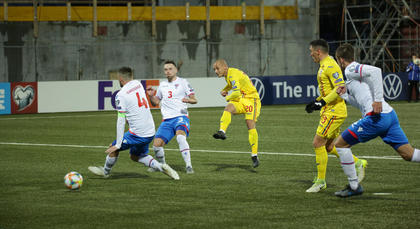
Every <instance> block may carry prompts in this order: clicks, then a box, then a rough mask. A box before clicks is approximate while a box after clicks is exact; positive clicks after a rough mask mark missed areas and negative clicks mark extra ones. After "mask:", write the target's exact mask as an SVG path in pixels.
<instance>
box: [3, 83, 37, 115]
mask: <svg viewBox="0 0 420 229" xmlns="http://www.w3.org/2000/svg"><path fill="white" fill-rule="evenodd" d="M10 95H11V102H10V105H11V111H12V114H23V113H38V83H37V82H30V83H24V82H19V83H11V87H10Z"/></svg>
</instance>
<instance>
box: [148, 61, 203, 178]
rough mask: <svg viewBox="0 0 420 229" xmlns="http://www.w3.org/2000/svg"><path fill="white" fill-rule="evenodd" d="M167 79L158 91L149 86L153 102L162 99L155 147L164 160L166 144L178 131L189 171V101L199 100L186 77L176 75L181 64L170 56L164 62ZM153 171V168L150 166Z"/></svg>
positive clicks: (158, 157) (189, 170)
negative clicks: (177, 64) (160, 117)
mask: <svg viewBox="0 0 420 229" xmlns="http://www.w3.org/2000/svg"><path fill="white" fill-rule="evenodd" d="M163 70H164V72H165V75H166V78H167V79H168V81H166V82H161V84H160V85H159V87H158V90H157V92H156V90H155V89H153V88H152V87H148V88H147V94H148V95H149V98H150V102H151V103H152V105H153V106H156V105H158V104H159V103H160V111H161V113H162V119H163V121H162V123H161V124H160V126H159V129H158V130H157V133H156V137H155V140H154V141H153V150H154V151H155V156H156V159H157V160H158V161H160V162H161V163H165V152H164V150H163V146H164V145H165V144H168V142H169V141H171V139H172V138H173V137H174V136H175V135H176V140H177V142H178V145H179V150H180V151H181V155H182V158H183V159H184V161H185V170H186V173H187V174H192V173H194V170H193V167H192V164H191V154H190V146H189V145H188V142H187V137H188V135H189V133H190V119H189V118H188V110H187V103H190V104H196V103H197V99H196V98H195V94H194V89H193V88H192V87H191V85H190V84H189V83H188V81H187V80H186V79H183V78H181V77H179V76H177V73H178V68H177V67H176V65H175V62H173V61H171V60H168V61H166V62H165V64H164V66H163ZM149 171H150V172H152V171H154V170H152V169H149Z"/></svg>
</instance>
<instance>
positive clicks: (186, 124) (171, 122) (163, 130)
mask: <svg viewBox="0 0 420 229" xmlns="http://www.w3.org/2000/svg"><path fill="white" fill-rule="evenodd" d="M177 130H183V131H184V132H185V133H186V134H187V136H188V135H189V133H190V119H189V118H188V117H187V116H179V117H175V118H170V119H165V120H163V122H162V123H161V124H160V126H159V128H158V130H157V132H156V138H161V139H162V140H163V141H164V142H165V144H168V142H169V141H170V140H171V139H172V138H173V137H174V136H175V134H176V131H177Z"/></svg>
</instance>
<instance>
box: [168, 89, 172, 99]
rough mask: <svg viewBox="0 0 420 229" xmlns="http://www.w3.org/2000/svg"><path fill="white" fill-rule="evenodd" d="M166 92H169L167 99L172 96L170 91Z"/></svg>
mask: <svg viewBox="0 0 420 229" xmlns="http://www.w3.org/2000/svg"><path fill="white" fill-rule="evenodd" d="M168 93H169V95H168V98H169V99H170V98H172V91H168Z"/></svg>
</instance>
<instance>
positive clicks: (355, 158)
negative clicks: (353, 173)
mask: <svg viewBox="0 0 420 229" xmlns="http://www.w3.org/2000/svg"><path fill="white" fill-rule="evenodd" d="M353 159H354V163H356V162H357V161H358V160H359V158H358V157H356V156H354V155H353Z"/></svg>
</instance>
